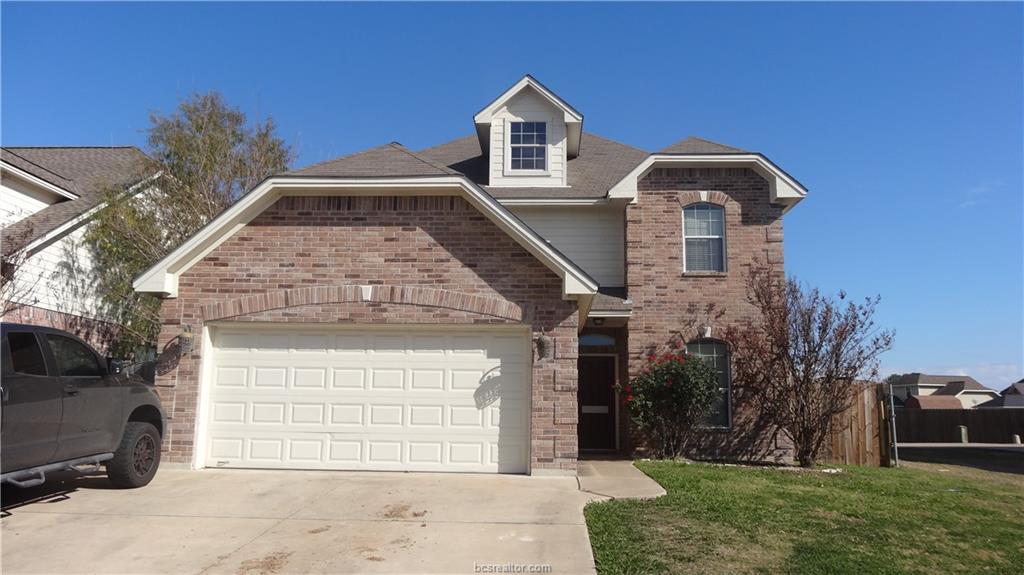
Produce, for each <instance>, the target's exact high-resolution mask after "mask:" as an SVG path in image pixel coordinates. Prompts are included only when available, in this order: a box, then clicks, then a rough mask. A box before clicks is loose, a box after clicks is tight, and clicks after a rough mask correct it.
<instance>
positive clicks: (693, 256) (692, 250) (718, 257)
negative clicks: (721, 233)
mask: <svg viewBox="0 0 1024 575" xmlns="http://www.w3.org/2000/svg"><path fill="white" fill-rule="evenodd" d="M722 255H723V254H722V238H688V239H687V240H686V271H691V272H715V271H723V270H725V262H724V258H723V257H722Z"/></svg>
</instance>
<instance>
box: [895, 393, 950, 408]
mask: <svg viewBox="0 0 1024 575" xmlns="http://www.w3.org/2000/svg"><path fill="white" fill-rule="evenodd" d="M904 406H905V407H906V408H907V409H963V408H964V406H963V404H961V403H960V400H959V399H957V398H955V397H953V396H951V395H911V396H910V397H908V398H907V401H906V402H904Z"/></svg>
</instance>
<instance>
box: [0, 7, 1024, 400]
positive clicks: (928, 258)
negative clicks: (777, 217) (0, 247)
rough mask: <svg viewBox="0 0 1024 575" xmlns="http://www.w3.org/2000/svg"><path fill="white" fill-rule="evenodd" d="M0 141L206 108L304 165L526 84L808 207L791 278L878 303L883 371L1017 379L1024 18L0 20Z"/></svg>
mask: <svg viewBox="0 0 1024 575" xmlns="http://www.w3.org/2000/svg"><path fill="white" fill-rule="evenodd" d="M0 18H2V40H0V42H2V45H0V48H2V72H0V81H2V86H0V97H2V101H0V119H2V130H0V139H2V142H3V144H4V145H109V144H136V145H143V144H144V140H145V135H144V129H145V128H146V126H147V124H148V114H149V113H150V112H152V111H163V112H166V111H169V110H171V109H172V108H173V107H174V106H175V104H176V102H177V101H178V99H179V98H182V97H186V96H188V95H189V94H191V93H194V92H200V91H206V90H219V91H220V92H222V93H223V94H224V95H225V96H226V97H227V99H228V100H229V101H230V102H231V103H233V104H235V105H237V106H239V107H241V108H242V109H243V110H244V111H246V112H247V113H249V114H250V115H253V116H258V117H265V116H267V115H270V116H272V117H273V118H274V120H275V121H276V122H277V123H278V126H279V130H280V134H281V135H282V136H283V137H284V138H286V139H287V140H288V141H289V142H291V143H292V145H293V146H294V148H295V150H296V152H297V156H298V157H297V160H296V165H304V164H308V163H312V162H316V161H319V160H323V159H326V158H330V157H333V156H337V155H342V154H346V153H349V152H353V151H356V150H360V149H363V148H366V147H369V146H374V145H378V144H382V143H385V142H388V141H392V140H397V141H400V142H402V143H403V144H405V145H407V146H409V147H411V148H413V149H419V148H423V147H426V146H429V145H431V144H434V143H439V142H444V141H447V140H448V139H451V138H455V137H458V136H463V135H467V134H469V133H471V131H472V115H473V114H474V113H475V112H476V111H477V110H479V108H481V107H482V106H483V105H485V104H486V103H488V101H489V100H491V99H492V98H493V97H495V96H497V95H498V94H499V93H500V92H501V91H502V90H504V89H505V88H506V87H507V86H508V85H510V84H511V83H512V82H514V81H515V80H516V79H518V78H519V77H520V76H521V75H522V74H524V73H531V74H533V75H534V76H536V77H537V78H538V79H540V80H541V81H542V82H544V83H545V84H546V85H548V86H549V87H550V88H551V89H553V90H554V91H555V92H557V93H558V94H559V95H561V96H562V97H563V98H565V99H566V100H567V101H568V102H570V103H571V104H572V105H573V106H574V107H576V108H577V109H578V110H581V111H582V112H583V113H584V114H585V116H586V122H585V125H584V127H585V129H587V130H588V131H591V132H594V133H596V134H599V135H603V136H606V137H610V138H614V139H617V140H620V141H622V142H625V143H628V144H631V145H634V146H637V147H640V148H644V149H647V150H657V149H660V148H662V147H664V146H666V145H668V144H670V143H672V142H673V141H675V140H677V139H680V138H682V137H685V136H687V135H690V134H696V135H700V136H703V137H705V138H709V139H712V140H717V141H721V142H725V143H728V144H733V145H736V146H739V147H743V148H747V149H753V150H758V151H762V152H764V153H765V154H767V155H768V156H769V157H770V158H772V159H773V160H774V161H775V162H776V163H778V164H779V165H781V166H782V167H783V168H785V169H786V170H787V171H789V172H790V173H792V174H794V175H795V176H796V177H797V178H799V179H800V180H801V181H802V182H803V183H804V184H805V185H806V186H807V187H808V188H809V189H810V190H811V193H810V195H809V196H808V198H807V199H806V200H805V201H804V202H802V203H801V204H800V205H799V206H798V207H797V208H796V209H794V210H793V211H792V212H790V214H789V215H787V217H786V222H785V228H786V268H787V271H788V272H789V273H791V274H795V275H797V276H798V277H799V278H801V279H803V280H805V281H807V282H809V283H812V284H814V285H817V286H819V287H821V288H822V289H824V290H826V291H835V290H838V289H841V288H842V289H845V290H847V291H848V292H849V293H850V294H852V295H855V296H865V295H870V294H881V295H882V304H881V308H880V310H879V314H878V321H879V323H880V324H881V325H883V326H886V327H891V328H893V329H895V330H896V334H897V335H896V347H895V349H894V350H893V351H891V352H889V353H888V354H886V356H885V357H884V361H883V369H884V370H885V371H887V372H889V371H901V372H902V371H926V372H932V373H945V372H948V373H958V372H959V373H968V374H970V375H973V376H974V377H976V378H978V379H979V380H981V381H982V382H983V383H986V384H988V385H990V386H993V387H1002V386H1003V385H1005V384H1006V383H1008V382H1010V381H1011V380H1014V381H1015V380H1017V379H1019V378H1021V377H1022V376H1024V357H1022V355H1024V336H1022V332H1024V324H1022V322H1024V320H1022V317H1024V292H1022V290H1024V287H1022V286H1024V277H1022V273H1024V272H1022V265H1024V261H1022V260H1024V254H1022V252H1024V236H1022V230H1024V225H1022V224H1024V222H1022V219H1024V205H1022V196H1024V182H1022V172H1024V165H1022V158H1024V149H1022V140H1024V135H1022V129H1024V128H1022V126H1024V118H1022V109H1024V105H1022V102H1024V87H1022V83H1024V80H1022V69H1024V57H1022V51H1024V34H1022V22H1024V9H1022V4H1021V3H1002V4H874V3H872V4H719V5H703V4H648V5H616V4H599V5H594V4H560V5H541V4H518V5H507V4H505V5H496V4H488V5H467V4H444V5H426V4H386V5H365V4H305V5H294V4H292V5H281V4H247V5H243V4H219V5H213V4H174V5H170V4H91V5H90V4H74V5H65V4H32V5H29V4H14V3H10V2H4V3H3V4H2V5H0Z"/></svg>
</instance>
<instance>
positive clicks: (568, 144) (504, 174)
mask: <svg viewBox="0 0 1024 575" xmlns="http://www.w3.org/2000/svg"><path fill="white" fill-rule="evenodd" d="M473 121H474V122H475V123H476V133H477V137H478V138H479V139H480V151H481V153H482V154H483V155H484V156H485V157H487V160H488V162H487V163H488V172H489V174H488V175H489V178H488V185H490V186H492V187H509V188H512V187H519V188H558V187H566V186H568V185H569V181H568V178H569V175H568V170H567V163H568V161H569V159H570V158H575V157H576V156H577V155H579V153H580V135H581V134H582V133H583V114H580V113H579V112H577V111H576V110H575V109H574V108H573V107H572V106H570V105H569V104H567V103H566V102H565V100H562V99H561V98H559V97H558V96H556V95H555V93H554V92H552V91H551V90H548V89H547V88H545V87H544V85H543V84H541V83H540V82H538V81H537V80H535V79H534V78H533V77H532V76H529V75H527V76H524V77H523V79H521V80H519V81H518V82H516V83H515V85H514V86H512V87H511V88H509V89H508V90H506V91H505V92H504V93H503V94H502V95H501V96H499V97H498V98H497V99H496V100H494V101H493V102H491V103H490V104H488V105H487V107H485V108H484V109H483V110H481V111H480V112H479V113H478V114H477V115H476V116H474V117H473Z"/></svg>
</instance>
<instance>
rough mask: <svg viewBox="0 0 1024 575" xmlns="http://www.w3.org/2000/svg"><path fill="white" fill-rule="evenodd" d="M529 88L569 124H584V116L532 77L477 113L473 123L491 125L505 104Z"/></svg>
mask: <svg viewBox="0 0 1024 575" xmlns="http://www.w3.org/2000/svg"><path fill="white" fill-rule="evenodd" d="M527 87H530V88H533V89H534V90H536V92H537V93H538V94H540V95H541V96H543V97H544V98H546V99H547V100H548V101H549V102H551V104H552V105H554V106H555V107H556V108H558V109H559V110H561V111H562V113H563V114H564V117H565V121H566V122H567V123H569V122H576V123H582V122H583V114H580V113H579V112H577V111H576V110H574V109H573V108H572V107H571V106H569V105H568V104H567V103H565V100H563V99H561V98H559V97H558V96H557V95H555V93H554V92H552V91H550V90H548V89H547V88H545V87H544V86H543V85H541V83H540V82H538V81H536V80H534V79H533V78H531V77H530V76H523V77H522V79H520V80H519V81H518V82H516V83H515V84H513V85H512V87H511V88H509V89H508V90H505V91H504V92H503V93H502V94H501V95H500V96H498V97H497V98H495V99H494V101H492V102H491V103H490V104H488V105H487V106H486V107H484V109H483V110H480V111H479V112H477V114H476V115H475V116H473V122H474V123H477V124H490V123H491V118H492V117H493V116H494V114H495V112H497V111H498V110H500V109H501V107H502V106H504V105H505V102H508V101H509V100H510V99H512V97H513V96H515V95H516V94H518V93H519V92H521V91H522V90H524V89H526V88H527Z"/></svg>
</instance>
